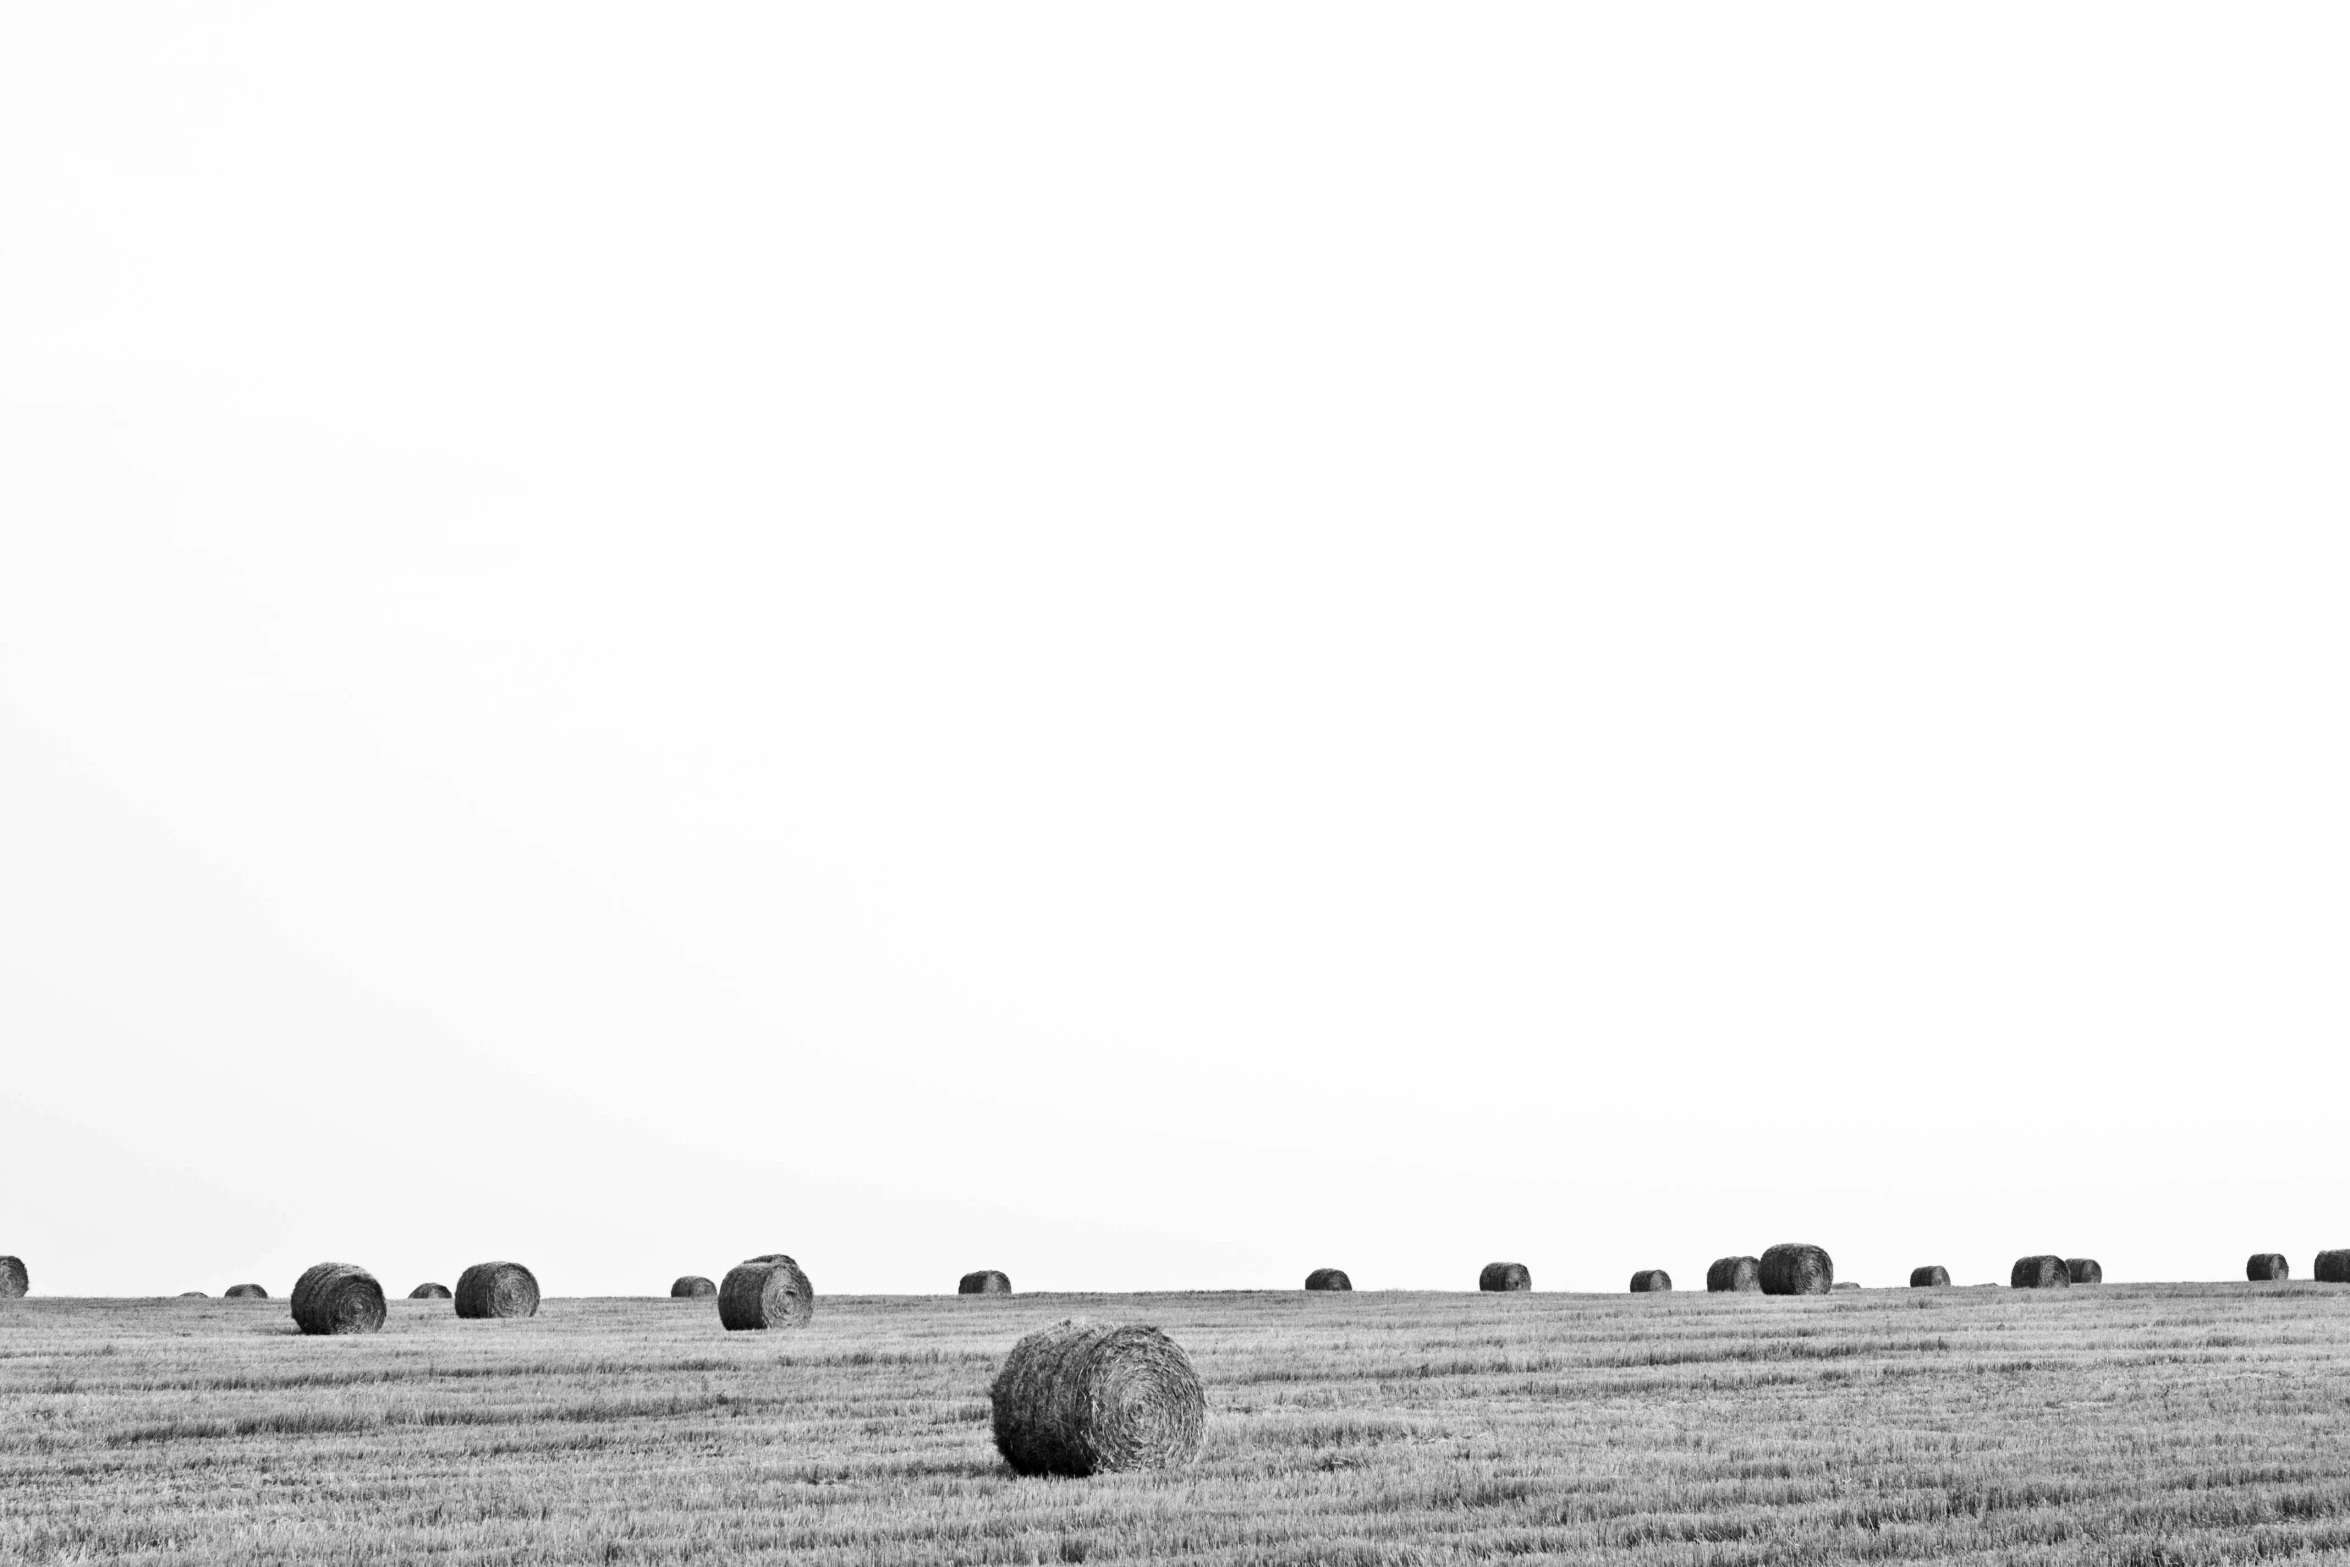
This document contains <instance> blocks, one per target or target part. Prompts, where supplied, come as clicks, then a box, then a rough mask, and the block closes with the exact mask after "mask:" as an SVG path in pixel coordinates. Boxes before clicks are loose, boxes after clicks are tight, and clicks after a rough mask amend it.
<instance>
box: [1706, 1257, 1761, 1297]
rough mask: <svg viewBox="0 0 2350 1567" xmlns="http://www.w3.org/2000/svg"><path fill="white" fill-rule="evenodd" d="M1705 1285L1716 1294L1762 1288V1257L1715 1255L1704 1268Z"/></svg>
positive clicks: (1751, 1290)
mask: <svg viewBox="0 0 2350 1567" xmlns="http://www.w3.org/2000/svg"><path fill="white" fill-rule="evenodd" d="M1705 1287H1706V1288H1707V1289H1708V1290H1710V1291H1712V1292H1713V1293H1714V1294H1716V1295H1721V1294H1751V1293H1753V1292H1754V1291H1756V1290H1759V1289H1761V1288H1762V1259H1761V1258H1759V1257H1716V1258H1715V1259H1714V1265H1713V1266H1712V1267H1710V1268H1708V1269H1706V1270H1705Z"/></svg>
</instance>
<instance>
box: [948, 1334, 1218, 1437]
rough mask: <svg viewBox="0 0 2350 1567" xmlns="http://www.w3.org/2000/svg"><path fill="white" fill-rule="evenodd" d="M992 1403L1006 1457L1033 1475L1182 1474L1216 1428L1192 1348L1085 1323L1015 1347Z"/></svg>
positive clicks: (993, 1390) (993, 1389)
mask: <svg viewBox="0 0 2350 1567" xmlns="http://www.w3.org/2000/svg"><path fill="white" fill-rule="evenodd" d="M989 1397H990V1398H991V1399H992V1401H993V1403H994V1406H995V1414H994V1423H995V1445H996V1450H997V1451H998V1452H1000V1453H1002V1454H1003V1455H1004V1462H1006V1463H1008V1464H1010V1465H1011V1466H1012V1468H1013V1470H1014V1471H1015V1472H1016V1473H1019V1474H1024V1475H1039V1474H1052V1475H1090V1474H1100V1473H1104V1472H1106V1471H1112V1470H1121V1469H1172V1468H1175V1467H1176V1466H1178V1465H1181V1464H1187V1463H1189V1462H1191V1460H1192V1458H1193V1456H1194V1455H1196V1454H1197V1453H1198V1452H1199V1445H1200V1436H1201V1433H1202V1432H1203V1431H1204V1430H1205V1429H1206V1427H1207V1420H1208V1399H1207V1393H1206V1391H1205V1390H1204V1389H1202V1388H1201V1386H1200V1380H1199V1373H1197V1372H1196V1371H1194V1370H1192V1368H1191V1359H1190V1357H1189V1356H1187V1355H1185V1354H1184V1353H1183V1349H1182V1346H1180V1345H1178V1344H1177V1343H1176V1342H1175V1341H1174V1340H1173V1339H1171V1338H1169V1337H1167V1335H1166V1334H1164V1333H1162V1332H1160V1331H1159V1330H1158V1329H1157V1328H1144V1327H1127V1328H1119V1327H1107V1326H1102V1325H1098V1324H1095V1323H1091V1322H1087V1321H1084V1320H1083V1319H1081V1318H1073V1319H1071V1320H1069V1321H1066V1322H1060V1323H1056V1324H1054V1325H1053V1326H1052V1327H1049V1328H1042V1329H1039V1330H1038V1331H1037V1332H1034V1333H1031V1334H1029V1335H1028V1336H1027V1337H1026V1338H1024V1339H1022V1340H1020V1342H1019V1343H1017V1344H1015V1345H1013V1346H1012V1352H1011V1353H1010V1354H1009V1355H1007V1356H1005V1357H1004V1366H1003V1369H1002V1370H1001V1371H999V1372H997V1373H996V1379H995V1385H994V1386H993V1387H991V1388H990V1389H989Z"/></svg>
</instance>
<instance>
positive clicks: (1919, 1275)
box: [1909, 1263, 1950, 1290]
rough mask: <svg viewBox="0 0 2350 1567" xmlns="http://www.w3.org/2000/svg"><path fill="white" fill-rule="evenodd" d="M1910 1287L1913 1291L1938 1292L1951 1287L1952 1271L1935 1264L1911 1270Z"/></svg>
mask: <svg viewBox="0 0 2350 1567" xmlns="http://www.w3.org/2000/svg"><path fill="white" fill-rule="evenodd" d="M1909 1287H1910V1288H1911V1289H1913V1290H1938V1289H1948V1288H1949V1287H1950V1270H1949V1269H1948V1268H1945V1267H1943V1266H1941V1265H1940V1264H1938V1263H1937V1264H1935V1265H1933V1266H1930V1267H1924V1268H1912V1269H1910V1270H1909Z"/></svg>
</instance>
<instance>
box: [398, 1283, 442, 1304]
mask: <svg viewBox="0 0 2350 1567" xmlns="http://www.w3.org/2000/svg"><path fill="white" fill-rule="evenodd" d="M408 1298H409V1299H410V1300H447V1299H448V1298H449V1286H448V1285H446V1284H419V1285H417V1286H416V1288H414V1289H412V1290H410V1291H409V1292H408Z"/></svg>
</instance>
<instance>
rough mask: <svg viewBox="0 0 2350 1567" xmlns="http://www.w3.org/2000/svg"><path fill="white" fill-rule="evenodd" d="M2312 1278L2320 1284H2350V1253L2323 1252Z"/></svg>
mask: <svg viewBox="0 0 2350 1567" xmlns="http://www.w3.org/2000/svg"><path fill="white" fill-rule="evenodd" d="M2309 1274H2310V1277H2311V1278H2313V1279H2315V1280H2317V1282H2318V1283H2320V1284H2350V1251H2321V1252H2319V1253H2318V1254H2317V1266H2316V1267H2314V1268H2312V1269H2310V1270H2309Z"/></svg>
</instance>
